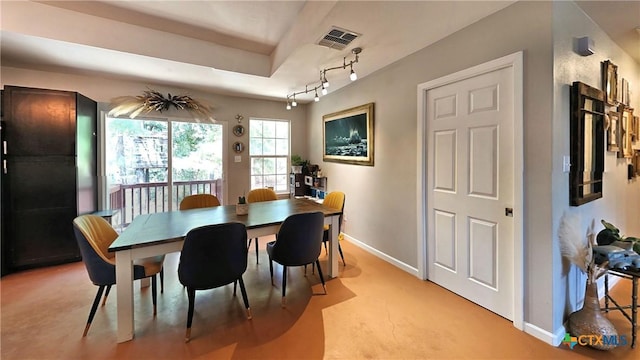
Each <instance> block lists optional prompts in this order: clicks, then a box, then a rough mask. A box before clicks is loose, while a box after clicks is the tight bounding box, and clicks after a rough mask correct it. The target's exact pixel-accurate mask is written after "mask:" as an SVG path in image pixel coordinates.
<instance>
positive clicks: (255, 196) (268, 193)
mask: <svg viewBox="0 0 640 360" xmlns="http://www.w3.org/2000/svg"><path fill="white" fill-rule="evenodd" d="M272 200H278V195H277V194H276V192H275V191H273V190H271V189H269V188H260V189H253V190H251V191H249V193H248V194H247V202H248V203H256V202H262V201H272ZM251 240H253V239H249V245H247V247H251ZM255 240H256V264H258V263H259V261H258V238H255Z"/></svg>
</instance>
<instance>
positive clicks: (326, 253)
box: [322, 241, 329, 255]
mask: <svg viewBox="0 0 640 360" xmlns="http://www.w3.org/2000/svg"><path fill="white" fill-rule="evenodd" d="M322 243H323V244H324V254H325V255H328V254H329V249H328V248H327V242H326V241H323V242H322Z"/></svg>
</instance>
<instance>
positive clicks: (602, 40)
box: [552, 1, 640, 328]
mask: <svg viewBox="0 0 640 360" xmlns="http://www.w3.org/2000/svg"><path fill="white" fill-rule="evenodd" d="M583 36H589V37H591V39H593V40H594V43H595V54H593V55H591V56H587V57H585V56H580V55H579V54H577V53H576V52H575V49H576V41H577V39H578V38H581V37H583ZM553 44H554V49H553V51H554V69H553V71H554V94H553V100H554V115H553V167H552V181H553V187H552V189H553V197H552V209H553V213H552V214H553V215H552V219H553V222H554V224H553V228H554V231H553V238H554V246H553V248H554V249H558V245H557V235H556V234H557V228H558V226H559V222H560V218H561V216H562V214H563V212H567V213H572V214H576V215H578V216H579V217H580V219H581V224H582V229H583V230H584V231H585V233H586V231H587V229H588V228H589V226H590V225H591V224H592V223H595V229H594V231H595V232H598V231H600V230H601V229H602V228H603V226H602V225H601V223H600V220H601V219H605V220H607V221H609V222H611V223H613V224H615V225H617V226H618V227H619V228H620V229H621V231H622V232H623V233H624V234H628V235H633V234H635V235H636V236H638V234H640V222H639V221H638V219H640V179H638V178H635V179H633V180H627V163H628V160H627V159H619V158H617V157H616V154H615V153H613V152H609V151H606V152H605V171H604V174H603V195H602V198H601V199H598V200H596V201H592V202H589V203H587V204H585V205H582V206H578V207H570V206H569V203H568V199H569V187H568V183H569V174H568V173H564V172H563V171H562V156H563V155H569V141H568V140H569V137H570V131H569V129H570V122H569V119H570V115H569V114H570V105H569V90H570V85H571V84H572V83H573V82H574V81H581V82H583V83H586V84H588V85H590V86H593V87H596V88H599V89H602V88H603V87H602V75H601V66H602V65H601V63H602V61H604V60H607V59H609V60H611V61H612V62H613V63H614V64H616V65H618V77H619V78H625V79H627V80H629V81H630V83H631V88H632V91H633V93H634V94H636V96H633V97H632V100H631V107H633V108H635V109H640V103H639V101H640V98H639V97H638V96H637V94H638V93H640V64H638V63H637V62H635V61H634V60H633V59H632V58H631V57H630V56H629V55H628V54H626V53H624V52H623V51H622V50H621V49H620V48H619V47H618V46H617V45H616V44H615V43H613V42H612V41H611V40H610V39H609V38H608V37H607V35H606V34H604V33H603V32H602V30H601V29H600V28H599V27H598V26H597V25H596V24H594V23H593V22H592V21H591V20H590V19H589V18H588V17H587V16H586V15H585V14H584V13H583V12H582V11H581V10H580V8H579V7H578V6H577V5H575V4H574V3H572V2H564V1H559V2H554V5H553ZM612 109H613V108H612V107H608V109H607V110H612ZM636 115H637V113H636ZM639 146H640V142H637V143H636V144H635V147H636V148H638V147H639ZM553 258H554V271H553V272H554V274H553V279H554V286H553V289H554V301H553V304H554V314H555V316H556V317H555V318H554V326H555V327H556V328H559V327H560V326H562V323H563V321H564V320H565V318H566V315H567V314H569V313H570V312H572V311H575V310H577V309H578V308H579V306H581V304H582V299H583V297H584V283H585V277H584V275H583V274H580V272H579V271H578V270H577V269H576V267H575V266H569V265H568V264H567V263H566V262H565V263H563V262H562V261H561V256H560V254H559V251H557V250H556V251H554V252H553Z"/></svg>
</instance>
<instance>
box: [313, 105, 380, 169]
mask: <svg viewBox="0 0 640 360" xmlns="http://www.w3.org/2000/svg"><path fill="white" fill-rule="evenodd" d="M322 120H323V122H324V125H323V128H322V130H323V131H322V136H323V142H322V143H323V153H322V159H323V160H324V161H331V162H341V163H347V164H355V165H367V166H373V143H374V136H373V103H368V104H365V105H361V106H357V107H354V108H351V109H347V110H342V111H338V112H335V113H331V114H327V115H325V116H323V117H322Z"/></svg>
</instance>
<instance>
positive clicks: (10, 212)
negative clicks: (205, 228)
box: [0, 86, 97, 275]
mask: <svg viewBox="0 0 640 360" xmlns="http://www.w3.org/2000/svg"><path fill="white" fill-rule="evenodd" d="M96 126H97V104H96V102H95V101H93V100H91V99H89V98H87V97H85V96H83V95H81V94H79V93H76V92H70V91H59V90H46V89H34V88H26V87H17V86H5V87H4V90H3V94H2V129H1V134H2V172H1V179H0V185H1V187H2V193H1V195H0V196H1V200H2V209H1V218H2V224H1V225H2V230H1V232H2V234H1V236H2V238H1V242H2V259H1V260H2V273H3V275H4V274H6V273H9V272H13V271H16V270H21V269H26V268H32V267H38V266H45V265H53V264H59V263H64V262H70V261H76V260H79V259H80V252H79V250H78V246H77V244H76V240H75V237H74V233H73V226H72V221H73V219H74V218H75V217H76V216H78V215H79V214H84V213H90V212H93V211H95V210H96V207H97V178H96V169H97V167H96V164H97V158H96V153H97V150H96Z"/></svg>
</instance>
